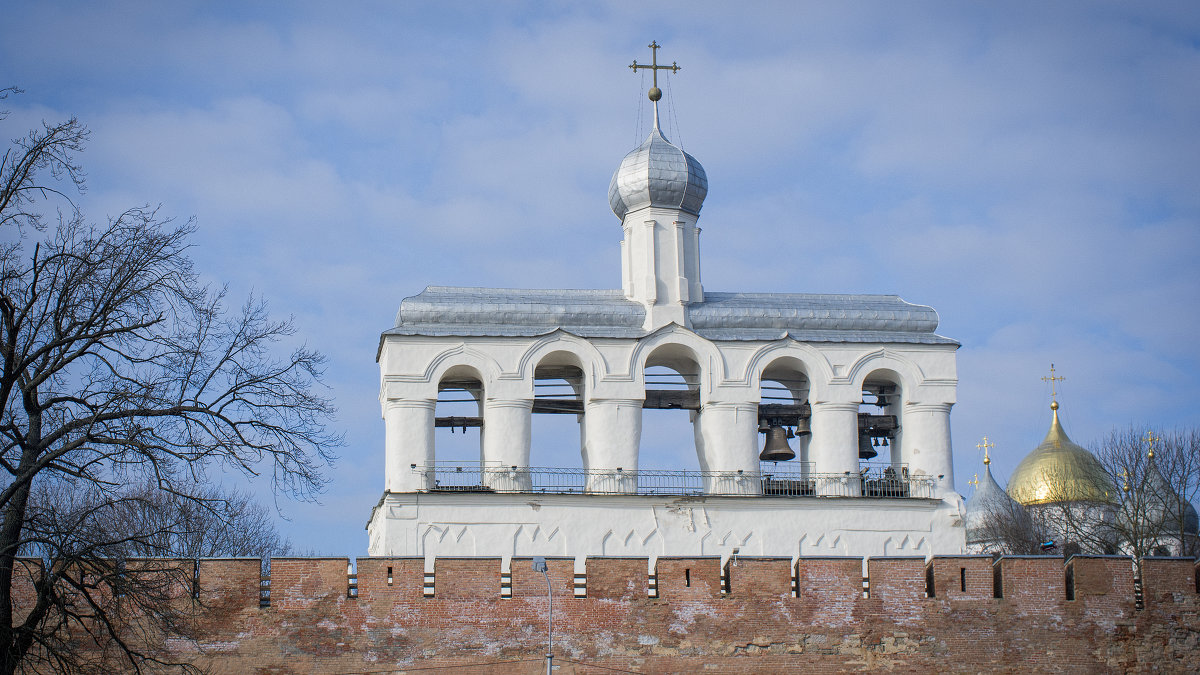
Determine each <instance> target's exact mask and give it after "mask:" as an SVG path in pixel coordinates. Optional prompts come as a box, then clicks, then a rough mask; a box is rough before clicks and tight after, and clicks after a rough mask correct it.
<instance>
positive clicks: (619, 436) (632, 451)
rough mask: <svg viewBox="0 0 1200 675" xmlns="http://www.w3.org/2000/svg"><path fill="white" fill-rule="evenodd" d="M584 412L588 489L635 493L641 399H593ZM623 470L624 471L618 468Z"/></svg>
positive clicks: (640, 426) (640, 436)
mask: <svg viewBox="0 0 1200 675" xmlns="http://www.w3.org/2000/svg"><path fill="white" fill-rule="evenodd" d="M585 411H586V412H585V413H584V415H583V427H584V431H583V434H584V438H585V441H584V448H585V451H584V458H583V468H584V469H587V470H588V471H589V472H590V473H589V475H588V479H587V489H588V491H595V492H608V493H630V494H632V493H635V492H637V479H636V477H635V476H633V475H632V472H635V471H637V468H638V446H639V444H640V443H641V438H642V401H641V399H592V400H589V401H588V402H587V403H586V405H585ZM617 469H621V471H619V472H618V471H617Z"/></svg>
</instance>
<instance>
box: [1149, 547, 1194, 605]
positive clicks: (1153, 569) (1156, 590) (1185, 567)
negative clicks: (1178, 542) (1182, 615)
mask: <svg viewBox="0 0 1200 675" xmlns="http://www.w3.org/2000/svg"><path fill="white" fill-rule="evenodd" d="M1195 571H1196V566H1195V564H1194V561H1192V560H1191V559H1186V558H1146V559H1144V560H1142V594H1143V597H1145V601H1146V606H1147V607H1149V606H1151V605H1165V606H1168V607H1169V606H1173V605H1180V606H1184V607H1186V606H1188V605H1191V606H1192V607H1193V608H1194V607H1195V605H1196V603H1197V599H1198V598H1200V596H1198V595H1197V594H1196V590H1197V589H1196V578H1195Z"/></svg>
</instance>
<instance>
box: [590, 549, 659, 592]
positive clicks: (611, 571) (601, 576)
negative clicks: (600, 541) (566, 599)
mask: <svg viewBox="0 0 1200 675" xmlns="http://www.w3.org/2000/svg"><path fill="white" fill-rule="evenodd" d="M649 565H650V561H649V560H648V559H646V558H588V559H587V595H588V597H589V598H595V599H598V600H640V599H643V598H645V597H646V594H647V592H648V589H647V584H648V583H649V576H648V575H649V570H650V567H649Z"/></svg>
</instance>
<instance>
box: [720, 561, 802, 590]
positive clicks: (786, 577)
mask: <svg viewBox="0 0 1200 675" xmlns="http://www.w3.org/2000/svg"><path fill="white" fill-rule="evenodd" d="M726 571H727V575H728V577H729V593H728V597H729V598H734V599H739V600H740V599H770V598H791V597H792V574H793V567H792V559H791V558H765V557H764V558H753V557H744V556H737V557H736V558H733V559H731V560H730V562H729V563H728V564H727V567H726Z"/></svg>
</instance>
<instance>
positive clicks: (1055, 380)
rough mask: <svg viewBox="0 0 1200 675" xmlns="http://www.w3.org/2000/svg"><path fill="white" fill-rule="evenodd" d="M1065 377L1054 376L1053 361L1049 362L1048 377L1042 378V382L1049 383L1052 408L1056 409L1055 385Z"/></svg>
mask: <svg viewBox="0 0 1200 675" xmlns="http://www.w3.org/2000/svg"><path fill="white" fill-rule="evenodd" d="M1065 379H1067V378H1065V377H1055V376H1054V364H1053V363H1051V364H1050V377H1043V378H1042V382H1049V383H1050V407H1051V408H1054V409H1055V410H1057V409H1058V387H1057V386H1056V385H1057V384H1058V383H1059V382H1062V381H1063V380H1065Z"/></svg>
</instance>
